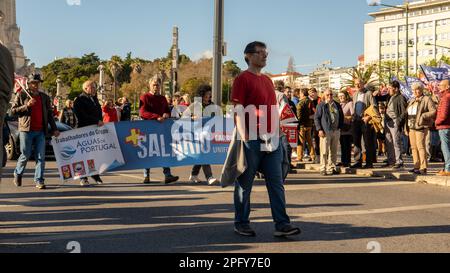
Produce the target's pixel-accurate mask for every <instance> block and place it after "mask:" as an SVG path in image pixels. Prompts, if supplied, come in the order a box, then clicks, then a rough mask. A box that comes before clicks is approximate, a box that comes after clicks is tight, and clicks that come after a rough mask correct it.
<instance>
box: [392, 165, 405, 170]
mask: <svg viewBox="0 0 450 273" xmlns="http://www.w3.org/2000/svg"><path fill="white" fill-rule="evenodd" d="M401 168H403V164H395V165H394V166H393V167H392V169H394V170H398V169H401Z"/></svg>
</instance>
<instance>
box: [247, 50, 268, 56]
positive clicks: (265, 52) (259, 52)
mask: <svg viewBox="0 0 450 273" xmlns="http://www.w3.org/2000/svg"><path fill="white" fill-rule="evenodd" d="M250 54H258V55H264V56H269V51H267V50H258V51H255V52H250Z"/></svg>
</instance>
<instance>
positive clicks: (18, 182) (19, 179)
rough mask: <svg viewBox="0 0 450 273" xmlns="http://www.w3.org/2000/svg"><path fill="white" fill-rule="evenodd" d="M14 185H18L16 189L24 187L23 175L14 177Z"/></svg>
mask: <svg viewBox="0 0 450 273" xmlns="http://www.w3.org/2000/svg"><path fill="white" fill-rule="evenodd" d="M14 185H16V187H22V176H21V175H14Z"/></svg>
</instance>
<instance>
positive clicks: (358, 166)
mask: <svg viewBox="0 0 450 273" xmlns="http://www.w3.org/2000/svg"><path fill="white" fill-rule="evenodd" d="M350 168H352V169H361V168H362V164H361V163H356V164H354V165H352V166H351V167H350Z"/></svg>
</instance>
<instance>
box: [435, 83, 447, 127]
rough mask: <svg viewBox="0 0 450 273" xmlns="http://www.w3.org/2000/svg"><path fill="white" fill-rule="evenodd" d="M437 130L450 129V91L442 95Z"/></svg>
mask: <svg viewBox="0 0 450 273" xmlns="http://www.w3.org/2000/svg"><path fill="white" fill-rule="evenodd" d="M436 129H438V130H446V129H450V91H447V92H445V93H444V95H442V98H441V101H440V102H439V107H438V111H437V118H436Z"/></svg>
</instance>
